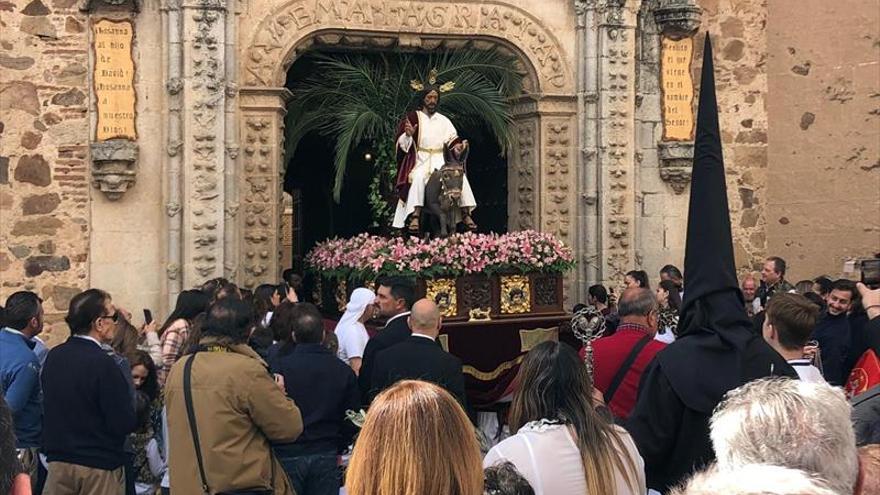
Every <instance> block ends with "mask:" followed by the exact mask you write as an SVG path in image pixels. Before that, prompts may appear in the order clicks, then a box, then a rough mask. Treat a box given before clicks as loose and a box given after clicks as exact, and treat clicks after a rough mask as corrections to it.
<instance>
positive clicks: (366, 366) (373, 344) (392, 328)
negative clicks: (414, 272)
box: [358, 277, 416, 405]
mask: <svg viewBox="0 0 880 495" xmlns="http://www.w3.org/2000/svg"><path fill="white" fill-rule="evenodd" d="M415 299H416V286H415V282H414V281H413V280H412V279H407V278H402V277H389V278H385V279H382V280H380V281H379V288H378V289H377V290H376V306H377V307H378V308H379V314H380V315H381V316H383V317H385V318H388V320H387V322H386V323H385V328H383V329H382V330H380V331H379V333H378V334H376V335H375V336H374V337H373V338H371V339H370V340H369V342H367V347H365V348H364V356H363V361H362V363H361V370H360V375H359V376H358V385H359V386H360V389H361V398H362V399H363V400H364V404H365V405H368V404H369V401H370V400H371V399H372V397H373V395H372V394H370V385H371V384H370V379H371V378H372V376H373V366H374V365H375V360H376V355H377V354H378V353H379V352H380V351H383V350H385V349H387V348H389V347H391V346H393V345H394V344H399V343H401V342H403V341H404V340H406V338H407V337H409V335H410V334H411V333H412V330H410V328H409V323H408V320H407V317H409V314H410V311H409V310H410V308H412V305H413V302H415Z"/></svg>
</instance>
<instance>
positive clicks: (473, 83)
mask: <svg viewBox="0 0 880 495" xmlns="http://www.w3.org/2000/svg"><path fill="white" fill-rule="evenodd" d="M308 56H309V57H311V58H312V63H313V64H314V66H315V70H314V71H313V73H312V74H311V75H309V76H307V77H305V78H303V79H302V80H300V81H299V82H297V83H296V84H294V86H293V87H292V88H291V90H292V92H293V96H294V98H293V100H292V101H291V103H290V105H289V107H288V116H287V119H286V123H287V129H286V145H285V148H286V149H285V151H286V156H287V157H289V158H292V157H293V153H294V152H295V151H296V148H297V145H298V143H299V141H301V140H302V138H303V137H304V136H305V135H306V134H308V133H309V132H312V131H317V132H320V133H321V134H322V135H325V136H328V137H329V138H330V139H333V140H334V141H335V145H334V152H335V156H334V161H333V163H334V168H335V176H334V177H335V178H334V183H333V196H334V199H335V200H336V201H337V202H338V201H339V198H340V194H341V191H342V186H343V183H344V178H345V172H346V165H347V162H348V159H349V155H350V154H351V151H352V150H354V149H355V148H357V146H358V145H360V144H361V143H363V142H365V141H372V142H375V143H379V144H380V146H383V147H384V146H392V145H393V141H394V138H396V136H394V132H395V128H396V125H397V122H398V121H399V119H400V118H401V117H402V116H403V115H404V113H405V112H406V111H407V110H411V108H410V105H411V103H412V102H413V98H414V93H413V91H412V89H411V88H410V85H409V81H410V80H411V79H416V78H418V79H424V78H425V77H426V76H427V74H428V72H429V71H430V70H431V69H432V68H434V67H436V68H437V70H438V73H439V78H440V80H441V81H449V80H453V81H455V82H456V86H455V90H454V91H452V92H450V93H445V94H444V95H443V96H442V98H441V111H442V112H443V113H446V114H447V115H448V116H449V117H450V118H451V119H452V121H453V122H457V123H460V125H463V126H465V127H467V126H470V127H478V126H479V125H485V126H486V127H487V128H488V129H489V131H490V133H491V134H492V135H493V136H494V138H495V139H496V140H497V142H498V144H499V146H500V147H501V149H502V152H504V151H506V150H507V149H508V147H509V145H510V141H511V137H510V132H511V129H512V125H511V124H512V122H513V117H512V115H511V107H510V104H511V101H512V99H513V98H514V97H515V96H517V95H519V94H520V92H521V91H522V89H521V88H522V75H521V74H519V73H518V72H517V71H516V66H515V64H514V61H513V59H511V57H509V56H506V55H503V54H501V53H498V52H497V51H494V50H485V51H484V50H457V51H446V52H437V53H434V54H431V55H429V56H425V55H420V54H413V53H380V54H368V55H363V54H358V55H345V54H335V53H317V54H311V55H308ZM391 156H393V153H392V154H391ZM389 166H393V165H391V164H377V167H378V168H377V169H376V171H375V173H377V174H380V173H385V174H386V175H387V168H388V167H389ZM383 171H385V172H383ZM386 180H393V177H392V178H388V179H386Z"/></svg>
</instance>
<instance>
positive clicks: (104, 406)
mask: <svg viewBox="0 0 880 495" xmlns="http://www.w3.org/2000/svg"><path fill="white" fill-rule="evenodd" d="M119 318H120V315H119V313H118V311H117V309H116V308H115V307H114V306H113V302H112V300H111V298H110V295H109V294H107V293H106V292H104V291H102V290H100V289H89V290H87V291H85V292H82V293H80V294H77V295H76V296H74V297H73V299H71V300H70V309H69V311H68V314H67V317H66V318H65V321H66V322H67V324H68V326H69V327H70V334H71V336H70V338H69V339H67V341H66V342H64V343H63V344H61V345H59V346H57V347H55V348H54V349H52V350H51V351H49V355H48V357H47V358H46V365H45V366H44V368H43V373H42V377H41V382H42V385H43V405H44V411H43V445H42V447H43V449H42V450H43V452H44V453H45V454H46V457H47V459H48V462H49V474H48V478H47V479H46V486H45V488H44V491H43V493H44V494H45V495H54V494H62V493H65V494H67V493H99V494H108V495H109V494H113V495H115V494H122V493H124V491H125V474H124V468H123V464H124V460H125V459H126V454H125V451H124V450H123V444H124V443H125V437H126V436H127V435H128V434H129V433H130V432H132V431H133V430H134V428H135V422H136V420H135V412H134V404H133V403H132V400H131V395H130V393H131V391H130V385H129V378H128V377H127V376H126V375H125V374H124V373H123V371H122V370H121V369H120V367H119V366H117V363H116V362H115V361H114V360H113V358H112V357H110V355H108V353H107V352H106V351H105V350H104V348H103V347H102V344H109V343H110V342H111V341H112V340H113V336H114V335H115V334H116V322H117V321H118V320H119Z"/></svg>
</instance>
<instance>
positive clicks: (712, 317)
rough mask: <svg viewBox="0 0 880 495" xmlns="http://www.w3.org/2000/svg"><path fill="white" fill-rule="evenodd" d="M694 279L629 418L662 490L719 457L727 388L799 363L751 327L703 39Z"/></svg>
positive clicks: (708, 49)
mask: <svg viewBox="0 0 880 495" xmlns="http://www.w3.org/2000/svg"><path fill="white" fill-rule="evenodd" d="M684 268H685V273H684V276H685V280H687V281H688V285H687V290H686V291H685V295H684V302H683V306H682V311H681V316H680V318H679V326H678V339H677V340H676V341H675V342H674V343H673V344H671V345H670V346H668V347H667V348H666V349H664V350H663V351H660V353H658V354H657V356H656V357H655V359H654V361H653V362H652V363H651V364H650V365H649V367H648V369H647V370H646V371H645V374H644V375H643V377H642V381H641V383H640V386H639V396H638V399H637V402H636V406H635V409H634V411H633V413H632V415H631V416H630V418H629V420H628V421H627V422H626V423H625V427H626V429H627V430H628V431H629V433H630V435H632V438H633V440H634V441H635V443H636V446H637V447H638V449H639V453H640V454H641V455H642V458H644V460H645V474H646V477H647V484H648V487H649V488H653V489H655V490H658V491H660V492H661V493H665V492H666V491H668V489H669V488H670V487H673V486H675V485H677V484H679V483H681V482H683V481H685V480H686V479H687V478H688V477H689V476H690V475H691V474H692V473H693V472H695V471H697V470H699V469H701V468H703V467H704V466H705V465H707V464H708V463H709V462H711V461H712V460H714V457H715V456H714V453H713V451H712V445H711V442H710V439H709V418H710V417H711V415H712V411H713V409H714V408H715V406H716V405H717V404H718V403H719V402H721V400H722V398H723V397H724V394H725V393H727V392H728V391H730V390H732V389H734V388H737V387H739V386H741V385H743V384H745V383H747V382H749V381H751V380H754V379H757V378H761V377H765V376H771V375H785V376H790V377H792V378H797V374H796V373H795V371H794V369H793V368H792V367H791V366H790V365H789V364H788V363H787V362H786V361H785V359H784V358H783V357H782V356H780V355H779V354H778V353H776V351H774V350H773V349H772V348H771V347H770V346H769V345H768V344H767V343H766V342H765V341H764V339H763V338H762V337H761V335H760V334H756V333H755V332H753V331H752V330H751V325H752V323H751V321H750V320H749V317H748V315H747V314H746V310H745V305H744V302H743V296H742V293H741V292H740V289H739V284H738V281H737V277H736V271H735V268H734V258H733V241H732V237H731V233H730V213H729V209H728V204H727V186H726V184H725V176H724V161H723V157H722V152H721V138H720V131H719V127H718V108H717V103H716V99H715V78H714V74H713V64H712V45H711V43H710V41H709V36H708V35H707V36H706V42H705V49H704V52H703V71H702V78H701V83H700V103H699V109H698V113H697V135H696V144H695V150H694V166H693V177H692V179H691V197H690V207H689V214H688V230H687V244H686V247H685V266H684Z"/></svg>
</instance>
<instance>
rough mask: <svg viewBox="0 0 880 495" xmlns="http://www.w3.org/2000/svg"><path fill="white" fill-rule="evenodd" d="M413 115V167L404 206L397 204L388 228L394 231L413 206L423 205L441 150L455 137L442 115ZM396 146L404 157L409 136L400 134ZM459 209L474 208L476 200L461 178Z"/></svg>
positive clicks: (440, 160)
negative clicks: (415, 139) (415, 130)
mask: <svg viewBox="0 0 880 495" xmlns="http://www.w3.org/2000/svg"><path fill="white" fill-rule="evenodd" d="M416 115H418V116H419V127H418V136H419V142H418V143H417V144H416V147H417V148H416V164H415V166H414V167H413V170H412V172H411V173H410V179H411V185H410V188H409V194H408V196H407V199H406V203H404V202H403V201H400V200H398V201H397V210H396V211H395V212H394V222H393V223H392V226H393V227H394V228H397V229H401V228H403V227H404V225H405V223H406V217H408V216H409V215H410V213H412V212H413V211H414V210H415V209H416V207H417V206H424V205H425V185H426V184H427V183H428V179H430V178H431V173H433V172H434V171H435V170H438V169H439V168H440V167H442V166H443V163H444V160H443V146H444V145H445V144H447V143H450V142H452V141H453V140H454V139H455V138H457V137H458V133H457V132H456V130H455V126H453V125H452V122H451V121H450V120H449V119H448V118H446V116H445V115H441V114H439V113H437V112H434V115H431V116H428V114H426V113H424V112H422V111H421V110H419V111H417V112H416ZM397 146H398V147H400V149H401V150H402V151H403V152H404V153H405V152H408V151H409V149H410V147H412V146H413V138H412V136H407V135H406V133H402V134H401V135H400V136H399V137H398V138H397ZM461 206H462V207H463V208H470V209H471V210H473V209H474V208H475V207H476V206H477V200H476V198H474V193H473V192H472V191H471V185H470V183H469V182H468V178H467V175H465V176H464V182H463V183H462V185H461Z"/></svg>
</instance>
